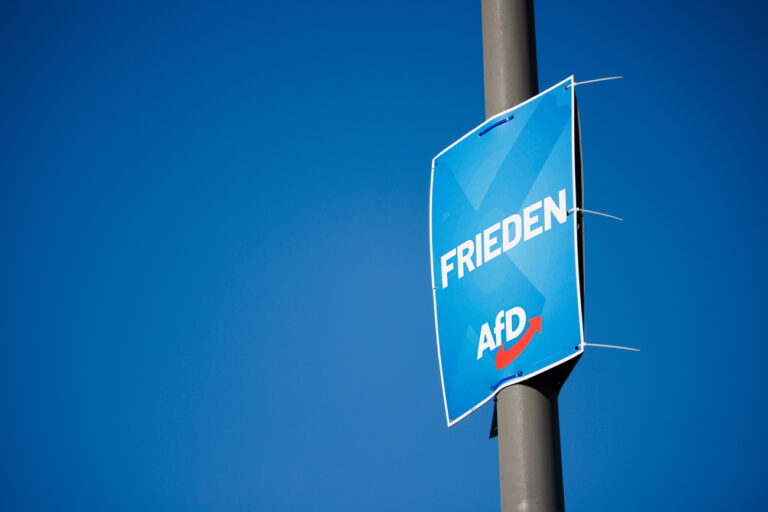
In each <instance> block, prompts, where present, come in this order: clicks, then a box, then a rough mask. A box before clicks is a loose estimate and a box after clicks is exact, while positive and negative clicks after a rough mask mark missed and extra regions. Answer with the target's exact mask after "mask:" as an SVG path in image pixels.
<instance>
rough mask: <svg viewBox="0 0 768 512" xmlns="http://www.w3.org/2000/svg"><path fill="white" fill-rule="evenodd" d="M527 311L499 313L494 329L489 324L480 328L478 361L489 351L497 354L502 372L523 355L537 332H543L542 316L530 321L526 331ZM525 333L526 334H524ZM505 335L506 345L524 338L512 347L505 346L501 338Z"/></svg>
mask: <svg viewBox="0 0 768 512" xmlns="http://www.w3.org/2000/svg"><path fill="white" fill-rule="evenodd" d="M525 320H526V314H525V310H524V309H523V308H521V307H520V306H515V307H514V308H512V309H507V310H504V309H502V310H501V311H499V312H498V314H497V315H496V321H495V322H494V324H493V329H491V326H490V325H489V323H488V322H486V323H484V324H483V326H482V327H481V328H480V339H479V340H478V342H477V359H478V360H479V359H480V358H481V357H483V356H484V355H485V351H486V350H488V351H490V352H493V351H494V350H496V349H498V352H496V369H497V370H501V369H502V368H505V367H506V366H507V365H509V363H511V362H512V361H514V360H515V359H516V358H517V356H519V355H520V354H522V353H523V350H525V347H527V346H528V344H529V343H530V342H531V340H532V339H533V336H534V335H535V334H536V333H537V332H541V316H537V317H534V318H531V319H530V320H528V328H527V329H526V321H525ZM523 331H525V333H523ZM502 334H504V338H505V343H508V342H510V341H512V340H514V339H515V338H517V337H519V336H520V335H521V334H522V337H521V338H520V339H519V340H518V341H516V342H515V343H513V344H512V345H511V346H507V345H504V344H503V343H502V341H501V336H502Z"/></svg>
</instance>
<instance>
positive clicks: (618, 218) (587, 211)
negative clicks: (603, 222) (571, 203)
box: [568, 208, 624, 222]
mask: <svg viewBox="0 0 768 512" xmlns="http://www.w3.org/2000/svg"><path fill="white" fill-rule="evenodd" d="M573 212H583V213H594V214H595V215H602V216H603V217H608V218H609V219H616V220H620V221H622V222H623V221H624V219H622V218H621V217H616V216H615V215H608V214H607V213H602V212H596V211H594V210H585V209H584V208H571V209H570V210H568V215H570V214H572V213H573Z"/></svg>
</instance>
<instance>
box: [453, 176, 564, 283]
mask: <svg viewBox="0 0 768 512" xmlns="http://www.w3.org/2000/svg"><path fill="white" fill-rule="evenodd" d="M542 209H543V210H544V212H543V213H544V215H543V216H544V219H543V225H541V224H540V223H539V222H540V221H539V215H537V212H539V210H542ZM567 216H568V213H567V210H566V201H565V189H562V190H560V191H559V192H558V193H557V203H555V200H554V199H552V197H551V196H547V197H545V198H544V199H543V200H542V201H536V202H535V203H533V204H531V205H529V206H526V207H525V208H523V212H522V215H521V214H518V213H515V214H512V215H510V216H509V217H507V218H505V219H503V220H501V221H499V222H497V223H495V224H492V225H491V226H489V227H487V228H486V229H484V230H483V231H482V232H480V233H477V234H476V235H475V236H474V239H470V240H467V241H465V242H463V243H461V244H459V246H458V247H455V248H453V249H451V250H450V251H448V252H446V253H445V254H443V255H442V256H440V276H441V278H442V287H443V288H446V287H447V286H448V275H449V274H450V273H451V272H452V271H454V270H455V271H456V277H457V279H461V278H462V277H464V275H465V274H466V273H467V272H473V271H474V270H475V269H476V268H479V267H480V266H482V265H483V264H485V263H488V262H489V261H491V260H492V259H493V258H495V257H496V256H500V255H501V253H502V252H507V251H510V250H512V249H513V248H514V247H515V246H516V245H517V244H518V243H520V241H521V240H522V241H528V240H530V239H531V238H534V237H537V236H539V235H540V234H542V233H543V232H545V231H549V230H550V229H552V218H553V217H554V219H555V220H556V221H557V222H558V223H559V224H563V223H564V222H565V220H566V217H567ZM499 235H500V236H501V240H499ZM454 260H455V263H454Z"/></svg>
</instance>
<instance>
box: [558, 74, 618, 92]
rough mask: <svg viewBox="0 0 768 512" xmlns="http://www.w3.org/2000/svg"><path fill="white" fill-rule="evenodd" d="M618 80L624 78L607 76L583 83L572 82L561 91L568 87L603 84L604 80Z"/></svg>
mask: <svg viewBox="0 0 768 512" xmlns="http://www.w3.org/2000/svg"><path fill="white" fill-rule="evenodd" d="M619 78H624V77H623V76H609V77H606V78H595V79H594V80H585V81H583V82H573V83H572V84H571V85H566V86H565V87H563V89H565V90H566V91H567V90H568V88H569V87H576V86H577V85H582V84H592V83H595V82H605V81H606V80H617V79H619Z"/></svg>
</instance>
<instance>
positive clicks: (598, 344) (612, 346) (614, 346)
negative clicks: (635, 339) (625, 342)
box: [582, 342, 640, 352]
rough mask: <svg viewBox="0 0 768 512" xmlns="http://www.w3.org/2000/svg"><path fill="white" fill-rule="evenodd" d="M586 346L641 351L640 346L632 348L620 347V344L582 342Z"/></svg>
mask: <svg viewBox="0 0 768 512" xmlns="http://www.w3.org/2000/svg"><path fill="white" fill-rule="evenodd" d="M582 345H584V346H585V347H603V348H617V349H619V350H631V351H632V352H640V349H639V348H631V347H620V346H618V345H602V344H600V343H587V342H584V343H582Z"/></svg>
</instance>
